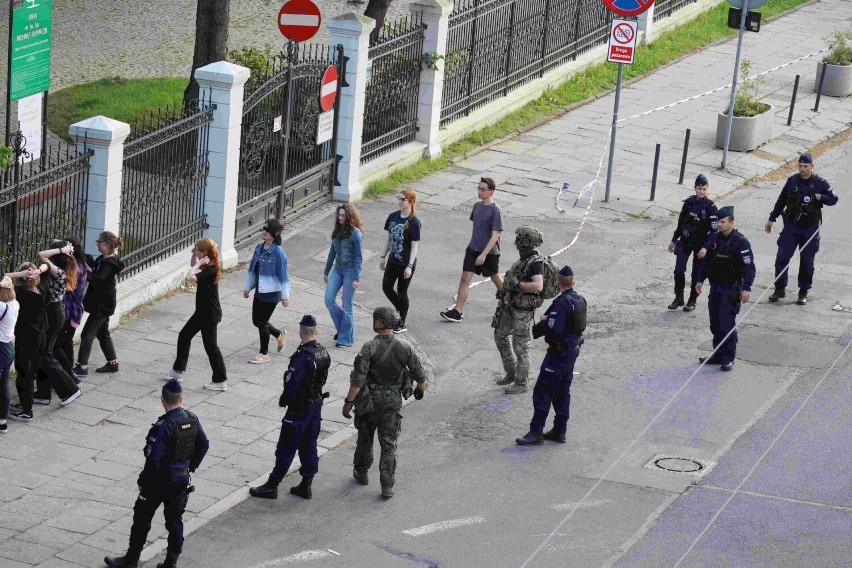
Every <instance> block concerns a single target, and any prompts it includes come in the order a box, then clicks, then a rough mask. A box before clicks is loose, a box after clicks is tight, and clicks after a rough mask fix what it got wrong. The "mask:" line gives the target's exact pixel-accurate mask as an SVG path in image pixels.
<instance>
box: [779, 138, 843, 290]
mask: <svg viewBox="0 0 852 568" xmlns="http://www.w3.org/2000/svg"><path fill="white" fill-rule="evenodd" d="M813 171H814V159H813V157H812V156H811V155H810V154H807V153H805V154H802V155H801V156H799V173H797V174H794V175H792V176H790V177H789V178H787V183H785V184H784V189H782V190H781V195H779V196H778V199H777V200H776V201H775V207H773V208H772V212H771V213H770V214H769V221H767V222H766V226H765V227H764V230H765V231H766V233H767V234H769V233H771V232H772V224H773V223H775V221H776V220H777V219H778V217H779V216H780V217H783V218H784V228H783V229H782V230H781V234H780V235H779V236H778V253H777V254H776V255H775V291H774V292H773V293H772V295H771V296H769V301H770V302H777V301H778V300H780V299H781V298H783V297H784V296H786V295H787V294H786V290H785V288H786V287H787V275H788V270H787V268H788V266H789V265H790V259H792V258H793V254H795V252H796V249H797V248H798V249H799V251H800V252H799V278H798V280H799V282H798V284H799V297H798V299H797V300H796V303H797V304H799V305H800V306H804V305H805V304H807V303H808V290H810V289H811V287H812V286H813V282H814V261H815V260H816V254H817V252H818V251H819V240H820V236H819V228H820V225H822V208H823V206H824V205H829V206H831V205H835V204H836V203H837V194H835V193H834V190H833V189H831V184H830V183H828V182H827V181H826V180H825V179H823V178H821V177H820V176H818V175H816V174H815V173H813Z"/></svg>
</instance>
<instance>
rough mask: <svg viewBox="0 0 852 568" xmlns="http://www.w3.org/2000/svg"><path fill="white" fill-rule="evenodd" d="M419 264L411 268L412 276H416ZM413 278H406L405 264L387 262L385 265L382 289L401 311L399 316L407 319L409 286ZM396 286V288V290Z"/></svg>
mask: <svg viewBox="0 0 852 568" xmlns="http://www.w3.org/2000/svg"><path fill="white" fill-rule="evenodd" d="M416 268H417V266H414V267H413V268H412V269H411V278H414V271H415V269H416ZM411 278H405V266H401V265H399V264H392V263H390V262H389V263H387V264H386V265H385V275H384V277H383V278H382V291H383V292H384V293H385V296H387V297H388V300H390V301H391V303H392V304H393V307H395V308H396V311H398V312H399V317H400V319H402V321H405V318H406V316H408V286H409V284H411ZM394 286H396V290H394Z"/></svg>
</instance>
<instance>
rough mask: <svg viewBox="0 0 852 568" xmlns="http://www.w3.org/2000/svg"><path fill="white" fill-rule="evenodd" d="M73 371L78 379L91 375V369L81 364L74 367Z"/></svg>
mask: <svg viewBox="0 0 852 568" xmlns="http://www.w3.org/2000/svg"><path fill="white" fill-rule="evenodd" d="M71 370H72V371H73V372H74V374H75V375H77V376H78V377H85V376H86V375H88V374H89V368H88V367H86V366H85V365H81V364H80V363H77V364H76V365H74V368H73V369H71Z"/></svg>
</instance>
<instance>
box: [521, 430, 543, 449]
mask: <svg viewBox="0 0 852 568" xmlns="http://www.w3.org/2000/svg"><path fill="white" fill-rule="evenodd" d="M515 443H516V444H518V445H519V446H538V445H541V444H543V443H544V436H543V435H542V434H541V432H533V431H532V430H530V431H529V432H527V433H526V434H524V437H523V438H516V439H515Z"/></svg>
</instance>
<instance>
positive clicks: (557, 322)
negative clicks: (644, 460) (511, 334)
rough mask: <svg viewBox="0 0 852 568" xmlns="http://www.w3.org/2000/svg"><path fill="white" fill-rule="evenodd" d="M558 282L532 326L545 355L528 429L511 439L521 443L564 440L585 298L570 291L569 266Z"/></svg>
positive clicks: (562, 270) (535, 443)
mask: <svg viewBox="0 0 852 568" xmlns="http://www.w3.org/2000/svg"><path fill="white" fill-rule="evenodd" d="M558 283H559V291H560V294H559V295H558V296H557V297H556V298H555V299H554V300H553V303H552V304H551V305H550V307H549V308H547V311H546V312H545V313H544V314H543V315H542V316H541V320H540V321H539V322H538V323H536V324H535V325H534V326H533V337H535V338H539V337H541V336H542V335H543V336H544V340H545V341H546V342H547V355H545V356H544V361H542V363H541V368H540V369H539V373H538V380H537V381H536V384H535V388H534V389H533V418H532V421H531V422H530V431H529V432H527V434H526V435H525V436H524V437H523V438H518V439H516V440H515V442H517V443H518V444H520V445H521V446H527V445H531V444H534V445H538V444H542V443H543V441H544V440H553V441H554V442H559V443H561V444H564V443H565V431H566V430H567V428H568V407H569V406H570V404H571V393H570V390H571V380H572V379H573V378H574V362H575V361H576V360H577V356H578V355H580V345H582V344H583V331H584V330H585V329H586V299H585V298H583V296H581V295H580V294H578V293H577V292H575V291H574V283H575V277H574V271H572V270H571V267H570V266H563V267H562V269H561V270H560V271H559V277H558ZM551 405H553V411H554V413H555V417H554V418H553V428H552V429H551V430H549V431H548V432H544V426H545V423H546V421H547V415H548V413H549V412H550V406H551ZM543 432H544V433H543Z"/></svg>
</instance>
